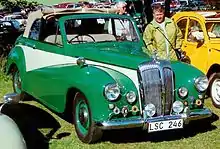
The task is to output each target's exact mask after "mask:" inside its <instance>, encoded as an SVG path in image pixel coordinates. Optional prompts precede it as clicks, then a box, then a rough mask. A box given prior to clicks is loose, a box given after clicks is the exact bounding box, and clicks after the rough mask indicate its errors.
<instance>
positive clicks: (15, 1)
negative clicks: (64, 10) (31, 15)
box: [0, 0, 39, 11]
mask: <svg viewBox="0 0 220 149" xmlns="http://www.w3.org/2000/svg"><path fill="white" fill-rule="evenodd" d="M0 4H1V5H2V6H3V7H4V8H7V9H9V11H12V10H13V9H14V8H27V7H33V6H37V5H39V4H38V2H36V1H32V2H28V1H27V0H0Z"/></svg>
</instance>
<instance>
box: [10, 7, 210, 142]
mask: <svg viewBox="0 0 220 149" xmlns="http://www.w3.org/2000/svg"><path fill="white" fill-rule="evenodd" d="M109 11H110V10H109V9H104V10H103V9H91V8H90V9H71V10H68V9H62V10H60V9H50V8H46V9H42V10H38V11H36V12H33V13H31V14H30V15H29V18H28V22H27V26H26V30H25V32H24V34H23V35H22V36H20V37H19V38H18V39H17V41H16V44H15V46H14V47H13V49H12V50H11V52H10V54H9V56H8V61H7V68H6V71H7V73H8V74H12V75H13V87H14V91H15V92H16V93H17V94H16V95H19V96H20V98H21V100H22V99H23V98H27V97H28V95H31V96H33V97H34V98H35V99H37V100H39V101H40V102H41V103H42V104H44V105H46V106H47V107H48V108H49V109H51V110H52V111H55V112H56V113H59V114H63V115H65V116H66V117H71V118H72V123H73V124H74V125H75V130H76V133H77V135H78V137H79V139H80V140H81V141H82V142H85V143H93V142H95V141H97V140H98V139H100V138H101V136H102V133H103V130H107V129H122V128H134V127H142V128H143V129H145V130H147V131H148V132H156V131H162V130H170V129H178V128H183V127H184V124H188V123H189V121H191V120H198V119H203V118H207V117H209V116H211V114H212V112H211V111H210V110H209V109H207V108H205V107H204V97H205V91H206V89H207V86H208V80H207V78H206V76H205V75H204V74H203V73H202V72H200V71H199V70H198V69H196V68H194V67H193V66H190V65H187V64H184V63H182V62H177V61H176V62H169V61H166V60H158V59H156V58H150V57H149V56H148V55H147V54H145V53H143V52H142V50H143V48H144V43H143V40H142V38H141V36H140V33H139V31H138V28H137V26H136V24H135V22H134V21H133V20H132V18H131V17H129V16H123V15H117V14H113V13H109Z"/></svg>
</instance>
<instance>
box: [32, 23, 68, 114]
mask: <svg viewBox="0 0 220 149" xmlns="http://www.w3.org/2000/svg"><path fill="white" fill-rule="evenodd" d="M41 30H42V31H41V34H40V36H39V41H40V42H39V43H38V44H37V45H36V49H35V50H36V51H37V52H36V53H35V55H36V57H38V58H39V61H38V68H37V69H35V70H34V72H33V73H34V74H33V75H32V76H34V78H37V80H38V82H37V83H35V87H34V92H35V93H36V94H37V96H38V98H39V99H40V100H41V101H42V102H44V103H45V104H46V105H47V106H49V107H50V108H52V109H54V110H56V111H57V109H60V107H59V105H63V104H60V102H64V100H62V99H65V92H66V88H64V87H63V85H62V84H63V83H62V80H61V79H62V78H65V77H62V76H61V75H60V74H61V73H60V68H61V67H63V66H64V65H65V64H66V60H67V59H65V56H64V53H65V52H64V46H63V43H62V36H61V33H60V28H59V25H58V21H57V20H47V21H46V22H45V24H44V25H43V27H42V28H41Z"/></svg>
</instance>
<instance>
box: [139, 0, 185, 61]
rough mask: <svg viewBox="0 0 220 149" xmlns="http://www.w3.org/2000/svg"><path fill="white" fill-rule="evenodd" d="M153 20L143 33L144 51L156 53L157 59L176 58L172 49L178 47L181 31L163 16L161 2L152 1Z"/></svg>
mask: <svg viewBox="0 0 220 149" xmlns="http://www.w3.org/2000/svg"><path fill="white" fill-rule="evenodd" d="M151 6H152V10H153V21H151V22H150V23H149V24H148V25H147V27H146V28H145V31H144V33H143V39H144V42H145V44H146V46H147V49H145V50H144V52H146V53H148V54H150V55H152V54H153V53H156V55H157V57H158V58H159V59H170V60H177V56H176V53H175V50H174V49H180V47H181V44H182V33H181V31H180V29H179V28H178V26H177V25H176V24H175V23H174V21H173V20H171V19H169V18H167V17H165V6H164V5H163V4H161V3H153V4H152V5H151Z"/></svg>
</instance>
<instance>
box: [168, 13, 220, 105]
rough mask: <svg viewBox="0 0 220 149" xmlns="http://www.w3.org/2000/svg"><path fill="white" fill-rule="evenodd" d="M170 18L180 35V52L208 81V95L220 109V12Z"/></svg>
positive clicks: (183, 14)
mask: <svg viewBox="0 0 220 149" xmlns="http://www.w3.org/2000/svg"><path fill="white" fill-rule="evenodd" d="M172 19H173V20H174V21H175V22H176V23H177V25H178V26H179V28H180V29H181V31H182V33H183V44H182V50H183V51H185V52H186V55H187V56H189V58H190V61H191V64H192V65H193V66H195V67H197V68H198V69H200V70H201V71H202V72H204V73H205V74H206V75H207V77H208V78H209V92H208V93H209V95H210V96H211V98H212V102H213V104H214V106H215V107H217V108H220V13H219V12H214V11H212V12H211V11H206V12H196V11H194V12H178V13H176V14H175V15H174V16H173V17H172Z"/></svg>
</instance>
